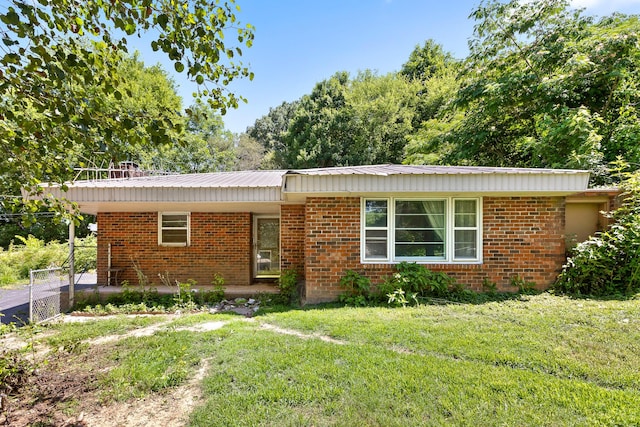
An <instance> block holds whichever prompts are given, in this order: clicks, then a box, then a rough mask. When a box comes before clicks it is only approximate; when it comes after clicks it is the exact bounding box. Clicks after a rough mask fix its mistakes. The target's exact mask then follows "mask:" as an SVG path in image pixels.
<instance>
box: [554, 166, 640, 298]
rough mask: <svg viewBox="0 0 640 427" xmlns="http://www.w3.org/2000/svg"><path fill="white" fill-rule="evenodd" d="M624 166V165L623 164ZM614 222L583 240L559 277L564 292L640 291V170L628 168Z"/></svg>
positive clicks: (610, 293)
mask: <svg viewBox="0 0 640 427" xmlns="http://www.w3.org/2000/svg"><path fill="white" fill-rule="evenodd" d="M621 166H622V167H624V165H621ZM622 176H623V177H624V179H623V180H622V183H621V184H620V188H621V189H622V190H623V194H622V198H623V201H622V205H621V206H620V207H619V208H618V209H617V210H615V211H614V212H612V213H611V214H610V216H611V218H612V220H613V224H612V225H611V227H609V229H607V230H605V231H603V232H602V233H600V234H598V235H596V236H592V237H591V238H589V239H588V240H587V241H585V242H582V243H579V244H578V245H577V246H576V247H575V249H574V250H573V253H572V254H571V256H570V257H569V258H568V259H567V263H566V264H565V265H564V267H563V269H562V273H561V274H560V276H559V277H558V280H557V282H556V284H555V289H556V291H558V292H561V293H567V294H575V295H593V296H616V295H619V296H629V295H634V294H636V293H638V292H640V172H638V171H636V172H624V173H622Z"/></svg>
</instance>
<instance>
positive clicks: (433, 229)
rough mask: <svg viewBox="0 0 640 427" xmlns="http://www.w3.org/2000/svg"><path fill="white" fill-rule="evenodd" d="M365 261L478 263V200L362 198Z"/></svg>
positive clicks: (479, 220)
mask: <svg viewBox="0 0 640 427" xmlns="http://www.w3.org/2000/svg"><path fill="white" fill-rule="evenodd" d="M362 206H363V209H362V212H363V213H362V224H363V226H362V228H363V230H362V231H363V232H362V236H363V237H362V260H363V261H364V262H401V261H417V262H437V263H441V262H460V263H462V262H479V261H480V254H481V253H480V251H479V249H478V248H480V247H481V244H480V241H481V240H480V239H481V235H480V234H481V233H480V223H481V219H480V209H479V206H480V199H462V198H460V199H458V198H445V199H403V198H386V199H364V200H363V205H362Z"/></svg>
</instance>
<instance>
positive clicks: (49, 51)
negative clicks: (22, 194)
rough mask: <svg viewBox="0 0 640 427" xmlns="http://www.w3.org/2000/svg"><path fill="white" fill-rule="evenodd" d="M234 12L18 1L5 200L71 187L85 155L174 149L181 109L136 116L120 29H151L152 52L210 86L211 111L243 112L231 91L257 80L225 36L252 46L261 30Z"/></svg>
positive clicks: (11, 40)
mask: <svg viewBox="0 0 640 427" xmlns="http://www.w3.org/2000/svg"><path fill="white" fill-rule="evenodd" d="M232 4H233V1H228V2H225V3H224V4H218V3H217V2H210V1H207V0H191V1H187V0H178V1H176V0H143V1H140V0H123V1H118V2H109V1H106V2H105V1H102V0H90V1H85V2H77V1H75V0H57V1H55V2H46V1H40V2H32V3H31V2H29V3H26V2H22V1H19V0H11V1H10V4H9V5H8V7H6V8H5V9H4V13H0V34H1V35H2V36H1V37H2V45H3V50H1V51H0V64H2V70H1V74H0V111H2V112H3V118H4V120H3V121H2V122H1V123H0V148H1V149H3V152H5V153H7V155H6V156H5V157H4V158H0V186H2V193H3V194H10V193H15V192H16V191H18V190H19V187H20V186H22V187H25V188H27V189H30V190H37V187H35V186H36V185H37V184H38V183H40V182H43V181H50V182H64V181H65V180H67V179H70V178H72V177H73V168H74V166H75V165H77V164H78V163H79V162H80V158H81V157H91V156H92V153H94V152H96V151H98V150H105V149H106V150H107V152H108V153H109V155H111V156H113V157H112V158H113V160H115V161H118V160H119V159H121V157H120V156H126V153H129V152H131V151H132V147H136V146H142V145H147V144H151V145H153V144H161V143H166V142H168V141H170V140H173V139H174V138H175V137H176V135H177V134H178V133H179V132H180V131H181V130H182V128H183V125H182V123H181V122H182V119H176V117H178V116H177V111H178V110H179V108H180V106H179V104H178V105H171V107H168V108H156V107H155V105H156V103H155V102H150V101H147V104H146V105H139V106H138V107H136V108H130V107H133V105H132V104H133V103H132V101H131V98H132V96H131V95H133V96H136V94H135V93H132V92H135V91H133V88H132V87H131V86H130V83H129V82H130V76H127V75H124V74H121V71H122V69H123V67H124V68H126V67H128V65H126V61H128V59H127V55H126V52H127V39H126V38H121V37H120V33H119V31H122V32H124V33H125V34H127V35H134V34H136V33H137V34H141V33H142V32H146V31H150V30H153V32H155V34H156V36H155V37H154V39H152V41H151V42H150V44H151V47H152V48H153V49H154V50H157V51H162V52H164V53H165V54H167V55H168V56H169V57H170V58H171V59H172V60H173V61H174V67H175V69H176V71H178V72H181V73H182V72H184V71H185V68H188V72H187V74H186V78H189V79H192V80H193V81H195V82H196V83H197V84H198V85H199V86H201V87H203V89H202V90H200V91H199V94H200V96H203V97H204V98H206V101H208V103H209V105H211V106H212V107H213V108H216V109H217V110H218V111H222V112H224V111H226V109H227V108H230V107H234V106H237V103H238V100H239V99H243V98H240V97H238V96H237V95H235V94H233V93H231V92H229V91H227V90H226V88H225V86H226V85H227V84H229V83H230V82H231V81H233V80H234V79H237V78H242V77H250V76H251V73H250V71H249V70H248V68H247V67H245V66H244V65H242V64H241V63H236V62H233V59H229V58H227V57H226V56H225V57H224V58H221V56H220V54H219V52H220V51H223V52H226V51H227V50H230V49H231V50H233V51H234V58H235V57H237V56H239V55H240V54H241V52H242V51H241V50H239V47H240V46H236V45H234V44H233V40H236V38H232V39H231V40H232V42H231V44H228V43H229V42H225V41H224V37H225V34H227V33H229V32H231V34H234V35H237V36H238V37H240V39H238V43H239V44H244V45H245V46H247V47H249V46H250V44H251V41H252V40H253V29H252V28H251V27H245V28H242V27H239V26H238V23H237V19H236V17H235V15H234V10H235V9H232V8H231V5H232ZM83 34H91V35H93V37H91V38H85V37H83V36H82V35H83ZM96 36H97V37H96ZM236 48H238V50H236ZM123 64H125V65H124V66H123ZM185 64H188V67H187V66H186V65H185ZM192 69H196V70H197V72H195V73H192V72H191V70H192ZM158 87H160V86H158ZM138 96H139V94H138ZM157 96H159V97H160V98H162V95H157Z"/></svg>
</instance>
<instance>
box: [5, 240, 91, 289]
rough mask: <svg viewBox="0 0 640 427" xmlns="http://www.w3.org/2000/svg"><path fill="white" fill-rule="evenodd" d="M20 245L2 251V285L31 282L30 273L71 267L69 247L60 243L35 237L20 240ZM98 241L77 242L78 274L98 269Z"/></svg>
mask: <svg viewBox="0 0 640 427" xmlns="http://www.w3.org/2000/svg"><path fill="white" fill-rule="evenodd" d="M16 240H18V241H19V242H20V244H14V243H12V244H11V245H9V248H8V249H7V250H6V251H5V250H2V249H0V285H11V284H15V283H17V282H20V281H28V280H29V271H31V270H40V269H43V268H49V267H62V266H65V265H68V260H69V246H68V244H67V243H59V242H56V241H53V242H49V243H45V242H44V241H42V240H38V239H36V238H35V237H33V236H28V237H26V238H25V237H21V236H16ZM95 245H96V243H95V237H87V238H84V239H76V242H75V246H76V251H75V256H76V258H75V260H76V270H78V271H86V270H92V269H95V267H96V248H95Z"/></svg>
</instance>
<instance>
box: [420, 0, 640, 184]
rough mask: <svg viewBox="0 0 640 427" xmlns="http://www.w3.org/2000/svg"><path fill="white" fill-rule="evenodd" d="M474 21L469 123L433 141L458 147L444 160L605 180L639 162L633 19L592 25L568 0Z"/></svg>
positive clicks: (464, 103) (461, 105) (639, 62)
mask: <svg viewBox="0 0 640 427" xmlns="http://www.w3.org/2000/svg"><path fill="white" fill-rule="evenodd" d="M472 17H473V18H474V19H476V20H477V21H478V24H477V25H476V27H475V37H474V39H473V40H472V42H471V54H470V57H469V58H468V63H467V64H468V67H467V70H466V74H465V79H466V81H465V83H464V84H463V87H462V89H461V90H460V91H459V92H458V96H457V103H456V105H457V107H458V111H461V112H463V113H464V117H463V119H462V120H459V121H458V119H459V115H456V114H452V115H451V117H456V120H457V121H456V122H455V123H453V125H452V126H443V127H442V129H443V132H444V133H443V134H437V133H436V134H432V135H430V136H431V137H432V138H433V139H432V141H435V142H436V143H437V144H440V145H442V144H444V145H447V144H449V145H450V146H453V148H452V149H450V150H449V151H448V152H449V156H448V157H447V158H445V159H444V162H447V163H471V164H483V165H501V166H530V167H578V168H587V169H591V170H593V171H594V172H595V174H594V176H595V179H596V181H598V180H600V181H604V180H606V166H607V164H608V163H609V162H611V161H613V160H615V159H616V158H617V157H618V156H623V157H624V158H626V159H627V160H628V161H630V162H632V163H638V162H639V161H640V148H639V144H638V143H637V141H638V138H639V137H640V121H639V117H638V112H637V105H638V101H640V88H639V87H638V82H640V68H639V67H640V44H639V40H640V23H639V21H638V17H637V16H623V15H617V14H614V15H612V16H610V17H605V18H602V19H599V20H595V19H594V18H591V17H587V16H583V15H582V13H581V12H580V11H575V10H571V9H570V8H569V3H568V1H566V0H540V1H536V2H522V1H519V0H512V1H510V2H506V3H504V2H499V1H488V2H485V3H482V4H481V5H480V6H479V7H478V8H477V9H476V10H475V12H473V14H472ZM425 146H426V147H428V146H429V144H428V143H427V144H425ZM431 148H433V146H431Z"/></svg>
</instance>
